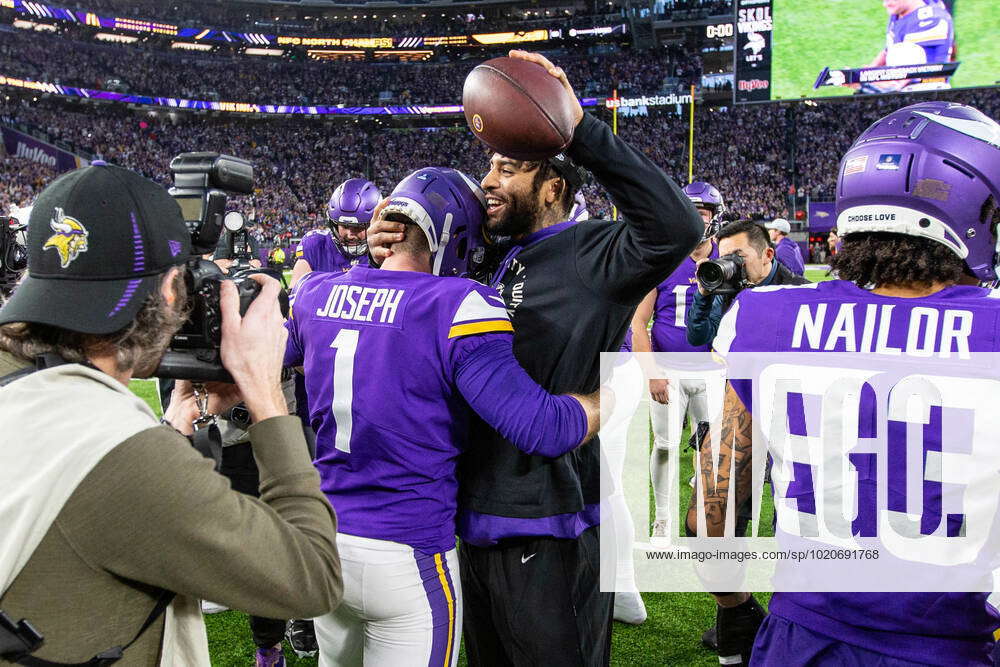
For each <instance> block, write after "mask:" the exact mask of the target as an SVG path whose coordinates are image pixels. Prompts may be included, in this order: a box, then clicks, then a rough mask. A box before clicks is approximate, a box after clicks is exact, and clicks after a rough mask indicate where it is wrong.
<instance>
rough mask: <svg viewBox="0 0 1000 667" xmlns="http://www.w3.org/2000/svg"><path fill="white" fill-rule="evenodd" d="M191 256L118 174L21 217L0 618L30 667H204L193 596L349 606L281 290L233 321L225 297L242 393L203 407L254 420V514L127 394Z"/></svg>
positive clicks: (241, 604)
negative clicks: (23, 270)
mask: <svg viewBox="0 0 1000 667" xmlns="http://www.w3.org/2000/svg"><path fill="white" fill-rule="evenodd" d="M190 251H191V246H190V238H189V233H188V230H187V228H186V226H185V223H184V221H183V219H182V217H181V214H180V209H179V208H178V206H177V204H176V202H174V200H173V199H171V198H170V197H169V195H168V194H167V193H166V191H165V190H163V189H162V188H160V187H159V186H157V185H156V184H155V183H153V182H151V181H149V180H146V179H144V178H142V177H141V176H139V175H137V174H135V173H133V172H130V171H128V170H125V169H121V168H118V167H111V166H90V167H87V168H84V169H79V170H76V171H73V172H70V173H68V174H66V175H63V176H61V177H59V178H58V179H56V180H55V181H53V183H52V184H51V185H49V187H47V188H46V189H45V190H44V191H43V192H42V193H41V195H40V196H39V198H38V201H37V203H36V205H35V208H34V210H33V212H32V217H31V224H30V226H29V233H28V255H29V275H28V277H27V278H26V279H25V280H24V282H23V283H21V285H20V286H19V287H18V290H17V291H16V292H15V294H14V296H13V297H12V299H11V301H10V302H9V303H8V304H7V305H6V306H4V307H3V308H2V309H0V376H5V377H6V382H8V383H7V384H6V385H5V386H3V387H2V388H0V433H3V434H4V441H5V442H4V447H3V448H0V488H2V489H3V494H0V525H2V526H3V527H4V530H3V532H2V533H0V608H2V609H3V610H4V611H5V612H6V613H7V614H8V615H9V616H10V617H11V618H12V619H14V620H17V619H21V618H25V619H27V620H28V621H30V622H31V623H32V624H33V625H34V626H35V627H36V628H37V629H38V630H39V632H41V634H43V635H44V636H45V641H44V644H43V645H42V646H41V647H40V648H38V649H37V651H36V652H35V654H34V655H33V656H32V657H37V658H43V659H46V660H56V661H62V662H80V661H85V660H88V659H90V658H91V657H92V656H96V655H97V654H99V653H103V652H105V651H107V650H108V649H109V648H110V647H119V646H127V647H128V648H127V649H125V651H124V659H125V662H126V663H128V664H143V665H150V664H155V663H157V662H160V663H161V664H167V665H175V664H176V665H207V664H209V662H208V644H207V639H206V635H205V627H204V623H203V621H202V617H201V613H200V610H199V609H198V606H197V602H196V600H195V599H193V598H208V599H212V600H216V601H218V602H220V603H222V604H225V605H227V606H230V607H233V608H237V609H243V610H246V611H248V612H250V613H253V614H259V615H263V616H269V617H278V618H281V617H293V616H316V615H320V614H324V613H327V612H329V611H330V610H331V609H333V608H335V607H336V606H337V604H338V603H339V602H340V599H341V597H342V592H343V588H342V579H341V574H340V562H339V558H338V555H337V549H336V545H335V541H334V540H335V534H336V520H335V516H334V513H333V510H332V508H331V507H330V505H329V503H328V502H327V500H326V498H325V497H324V496H323V494H322V492H321V491H320V488H319V477H318V475H317V473H316V471H315V469H314V468H313V466H312V463H311V461H310V460H309V458H308V456H307V454H306V448H305V442H304V440H303V436H302V429H301V425H300V423H299V420H298V419H297V418H296V417H291V416H288V415H287V412H288V410H287V406H286V405H285V401H284V399H283V397H282V394H281V390H280V385H279V378H280V373H281V355H282V352H283V350H284V342H285V338H286V333H285V329H284V326H283V321H282V317H281V314H280V312H279V308H278V305H277V294H278V284H277V282H276V281H274V280H271V279H268V278H264V277H260V278H257V280H258V282H260V283H261V284H262V286H263V289H262V291H261V293H260V295H259V296H258V297H257V298H256V299H255V300H254V302H253V304H252V305H251V306H250V308H249V310H248V311H247V313H246V315H245V316H244V317H242V318H241V317H240V315H239V306H238V303H239V298H238V295H237V293H236V289H235V287H234V285H233V284H232V283H230V282H226V283H224V284H223V285H222V298H221V307H222V318H223V319H222V347H221V354H222V360H223V364H224V365H225V367H226V368H227V370H228V371H229V372H230V373H231V374H232V376H233V378H234V379H235V381H236V387H235V388H233V387H232V386H228V387H229V388H228V389H225V390H220V392H219V393H217V394H213V395H212V397H211V399H212V400H211V401H210V403H209V410H211V411H213V412H222V411H223V410H224V409H226V408H227V407H228V406H231V405H232V404H233V403H234V402H235V400H237V399H238V398H242V400H243V401H245V403H246V404H247V407H248V409H249V412H250V415H251V418H252V421H253V422H254V425H253V426H251V428H250V434H251V440H252V442H253V449H254V455H255V457H256V458H257V461H258V463H259V465H260V468H261V477H262V479H263V482H262V484H261V488H262V498H261V499H260V500H257V499H254V498H250V497H249V496H246V495H243V494H240V493H237V492H235V491H232V490H231V489H230V484H229V482H228V481H227V480H226V479H225V478H224V477H222V476H221V475H219V474H217V473H215V472H214V471H213V469H212V462H211V461H210V460H208V459H206V458H204V457H202V456H201V455H200V454H199V453H198V452H197V451H195V450H194V448H192V447H191V446H190V443H189V442H188V440H187V439H186V438H184V437H183V436H182V435H181V434H179V433H178V432H177V431H175V430H173V429H172V428H170V427H169V426H163V425H158V424H157V420H156V417H155V416H154V415H153V413H152V411H150V410H149V408H148V407H147V406H146V404H145V403H144V402H143V401H142V400H140V399H139V398H137V397H136V396H135V395H134V394H132V393H131V392H130V391H129V390H128V382H129V380H130V379H131V378H132V377H145V376H147V375H148V374H150V373H152V372H153V371H154V369H155V368H156V367H157V365H158V363H159V360H160V358H161V356H162V354H163V352H164V351H165V349H166V348H167V345H168V343H169V341H170V340H171V337H172V336H173V334H174V333H175V332H176V331H177V330H178V329H179V327H180V325H181V323H182V322H183V320H184V313H185V310H186V307H187V298H186V294H185V283H184V273H183V271H184V269H183V263H184V261H185V260H186V259H187V258H188V256H189V254H190ZM55 355H58V357H56V356H55ZM33 362H34V363H33ZM33 365H37V366H39V367H44V369H43V370H38V371H37V372H28V371H29V369H32V367H33ZM12 373H13V374H15V375H16V376H17V377H13V378H12V377H11V374H12ZM179 384H180V387H179V389H178V391H176V392H175V394H174V401H173V402H172V404H171V406H170V409H169V410H168V412H167V414H166V418H167V419H174V420H175V421H174V423H175V424H176V425H177V426H178V427H179V428H185V430H190V426H187V425H188V424H190V419H191V417H192V415H193V413H194V410H193V408H194V397H193V396H192V395H190V393H188V392H185V391H184V390H185V388H186V387H189V386H190V385H187V383H179ZM236 389H238V392H237V391H236ZM237 393H239V394H240V395H241V396H238V395H237ZM173 594H176V596H175V597H172V595H173ZM168 602H169V606H166V604H167V603H168ZM164 607H165V609H166V610H165V612H164V613H162V614H158V613H157V612H158V611H160V610H162V609H163V608H164ZM144 619H145V621H146V622H148V623H151V624H149V627H148V629H145V631H142V630H141V629H142V628H144ZM2 634H3V630H2V628H0V635H2ZM10 635H11V633H7V637H8V639H9V637H10ZM15 657H16V656H15Z"/></svg>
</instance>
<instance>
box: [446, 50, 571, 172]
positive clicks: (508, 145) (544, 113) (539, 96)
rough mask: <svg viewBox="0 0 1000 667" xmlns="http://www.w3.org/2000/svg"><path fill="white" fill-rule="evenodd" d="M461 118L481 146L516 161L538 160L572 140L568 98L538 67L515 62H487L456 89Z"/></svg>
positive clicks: (476, 68) (556, 83)
mask: <svg viewBox="0 0 1000 667" xmlns="http://www.w3.org/2000/svg"><path fill="white" fill-rule="evenodd" d="M462 104H463V105H464V106H465V120H466V122H467V123H468V124H469V127H470V128H472V132H473V133H474V134H475V135H476V136H477V137H478V138H479V139H480V141H482V142H483V143H484V144H486V145H487V146H489V147H490V148H492V149H493V150H494V151H496V152H497V153H500V154H501V155H506V156H507V157H512V158H516V159H518V160H543V159H545V158H549V157H552V156H553V155H555V154H557V153H560V152H562V151H564V150H566V148H567V147H568V146H569V144H570V142H571V141H572V140H573V129H574V125H573V110H574V105H573V100H571V99H570V96H569V95H568V94H567V93H566V90H565V89H564V88H563V87H562V84H561V83H560V82H559V79H557V78H556V77H554V76H552V75H551V74H549V73H548V72H547V71H546V70H545V68H544V67H542V66H541V65H538V64H536V63H533V62H530V61H527V60H520V59H518V58H494V59H492V60H487V61H486V62H484V63H482V64H481V65H477V66H476V67H475V69H473V70H472V71H471V72H469V76H467V77H466V78H465V87H464V88H463V90H462Z"/></svg>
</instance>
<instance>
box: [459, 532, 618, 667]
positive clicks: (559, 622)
mask: <svg viewBox="0 0 1000 667" xmlns="http://www.w3.org/2000/svg"><path fill="white" fill-rule="evenodd" d="M599 532H600V527H599V526H595V527H593V528H589V529H587V530H586V531H584V532H583V534H581V535H580V537H578V538H577V539H575V540H563V539H556V538H552V537H539V538H525V539H515V540H505V541H504V542H503V543H502V544H500V545H497V546H495V547H486V548H483V547H476V546H472V545H470V544H466V543H464V542H463V543H462V544H461V546H460V547H459V552H460V558H459V563H460V565H461V573H462V597H463V602H462V607H463V609H464V610H465V612H464V617H463V623H464V636H465V651H466V655H467V656H468V658H469V665H470V666H471V667H480V666H493V665H524V666H526V667H527V666H531V667H535V666H536V665H546V667H557V666H559V665H567V666H569V665H572V666H574V667H575V666H578V665H585V666H587V667H591V666H598V665H607V664H609V661H610V659H611V625H612V612H613V609H614V599H615V597H614V593H602V592H601V590H600V541H599Z"/></svg>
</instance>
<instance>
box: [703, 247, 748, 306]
mask: <svg viewBox="0 0 1000 667" xmlns="http://www.w3.org/2000/svg"><path fill="white" fill-rule="evenodd" d="M695 276H696V277H697V278H698V284H700V285H701V286H702V287H703V288H704V290H705V291H706V292H708V293H709V295H713V296H714V295H716V294H736V293H737V292H739V291H741V290H743V289H744V288H746V287H748V286H749V285H750V283H749V282H748V281H747V271H746V266H745V265H744V264H743V257H741V256H740V255H737V254H736V253H733V254H731V255H723V256H722V257H719V258H718V259H710V260H708V261H707V262H702V263H701V264H699V265H698V270H697V271H696V272H695Z"/></svg>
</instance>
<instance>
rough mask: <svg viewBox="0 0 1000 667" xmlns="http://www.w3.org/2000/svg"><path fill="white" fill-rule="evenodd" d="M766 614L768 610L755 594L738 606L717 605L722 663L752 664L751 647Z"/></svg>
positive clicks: (716, 623) (717, 626) (716, 615)
mask: <svg viewBox="0 0 1000 667" xmlns="http://www.w3.org/2000/svg"><path fill="white" fill-rule="evenodd" d="M765 616H767V612H766V611H764V608H763V607H761V606H760V603H759V602H757V599H756V598H754V596H753V595H751V596H750V598H749V599H748V600H747V601H746V602H744V603H743V604H741V605H738V606H736V607H721V606H718V605H717V607H716V610H715V626H716V628H717V629H718V630H717V632H718V639H717V641H718V645H719V664H720V665H739V664H743V665H748V664H750V649H752V648H753V640H754V638H756V637H757V629H758V628H760V624H761V623H763V622H764V617H765ZM737 658H739V661H737Z"/></svg>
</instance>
